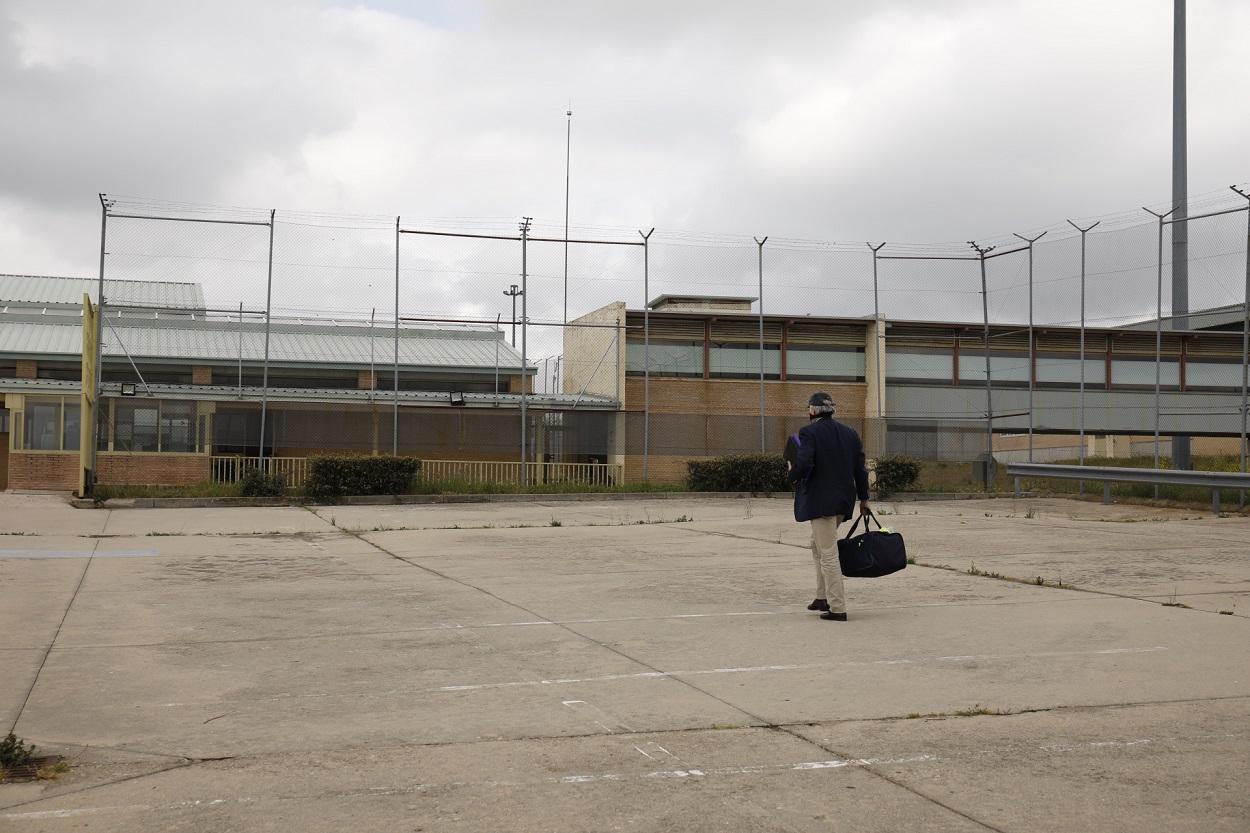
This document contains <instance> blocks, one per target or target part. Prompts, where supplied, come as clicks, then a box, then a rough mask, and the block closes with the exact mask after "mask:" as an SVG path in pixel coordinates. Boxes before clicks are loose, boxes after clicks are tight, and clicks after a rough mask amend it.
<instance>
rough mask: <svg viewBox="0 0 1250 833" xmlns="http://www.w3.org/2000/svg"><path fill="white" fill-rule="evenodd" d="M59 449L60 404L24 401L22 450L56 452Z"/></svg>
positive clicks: (56, 402)
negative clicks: (24, 414)
mask: <svg viewBox="0 0 1250 833" xmlns="http://www.w3.org/2000/svg"><path fill="white" fill-rule="evenodd" d="M60 447H61V402H60V400H56V401H52V402H40V401H38V400H32V399H28V400H26V416H25V425H24V426H23V431H22V448H29V449H32V450H34V451H58V450H59V449H60Z"/></svg>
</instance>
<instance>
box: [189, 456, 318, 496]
mask: <svg viewBox="0 0 1250 833" xmlns="http://www.w3.org/2000/svg"><path fill="white" fill-rule="evenodd" d="M209 461H210V462H209V465H210V466H211V471H212V480H213V482H214V483H238V482H239V481H240V480H242V479H243V476H244V475H246V474H247V473H248V471H250V470H251V469H260V470H261V471H263V472H264V473H265V474H269V475H273V474H278V475H281V476H282V479H283V480H285V481H286V487H287V488H288V489H298V488H300V487H301V486H303V485H304V480H305V478H307V477H308V458H307V457H266V458H265V459H264V460H262V459H261V458H259V457H243V456H241V455H240V456H236V455H229V456H213V457H211V458H209Z"/></svg>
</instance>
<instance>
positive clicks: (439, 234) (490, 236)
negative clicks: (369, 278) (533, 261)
mask: <svg viewBox="0 0 1250 833" xmlns="http://www.w3.org/2000/svg"><path fill="white" fill-rule="evenodd" d="M399 233H400V234H423V235H426V236H429V237H474V238H477V239H478V240H512V241H514V242H518V243H519V242H520V241H521V238H520V237H519V236H515V235H508V234H470V233H468V232H460V231H424V230H421V229H406V228H404V229H400V230H399ZM526 240H528V241H529V242H531V243H587V244H591V245H595V246H637V247H639V248H641V247H642V244H641V243H635V242H634V241H632V240H581V239H575V238H572V237H526Z"/></svg>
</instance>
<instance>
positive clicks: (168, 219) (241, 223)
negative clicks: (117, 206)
mask: <svg viewBox="0 0 1250 833" xmlns="http://www.w3.org/2000/svg"><path fill="white" fill-rule="evenodd" d="M109 216H110V217H112V218H114V219H121V220H163V221H165V222H169V223H214V224H217V225H221V226H265V227H266V228H268V227H269V223H266V222H263V221H261V220H210V219H208V218H206V217H155V216H149V215H147V214H109Z"/></svg>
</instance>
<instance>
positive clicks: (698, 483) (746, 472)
mask: <svg viewBox="0 0 1250 833" xmlns="http://www.w3.org/2000/svg"><path fill="white" fill-rule="evenodd" d="M686 470H687V472H688V474H687V477H686V482H687V484H688V485H689V487H690V490H691V491H693V492H788V491H790V483H789V481H788V480H786V461H785V460H783V459H782V458H781V455H779V454H731V455H729V456H727V457H717V458H716V459H714V460H690V461H689V462H687V463H686Z"/></svg>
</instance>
